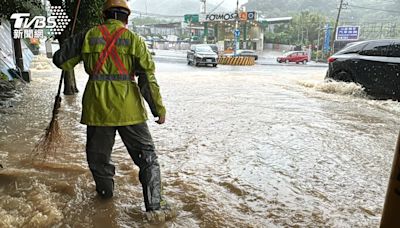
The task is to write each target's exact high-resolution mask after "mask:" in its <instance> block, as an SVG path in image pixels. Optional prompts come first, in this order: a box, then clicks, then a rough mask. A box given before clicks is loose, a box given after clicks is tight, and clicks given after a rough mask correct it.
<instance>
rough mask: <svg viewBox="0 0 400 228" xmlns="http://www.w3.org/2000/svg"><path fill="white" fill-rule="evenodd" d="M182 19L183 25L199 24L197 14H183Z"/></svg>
mask: <svg viewBox="0 0 400 228" xmlns="http://www.w3.org/2000/svg"><path fill="white" fill-rule="evenodd" d="M184 19H185V23H189V22H199V15H198V14H185V16H184Z"/></svg>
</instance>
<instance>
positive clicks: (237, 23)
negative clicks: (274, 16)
mask: <svg viewBox="0 0 400 228" xmlns="http://www.w3.org/2000/svg"><path fill="white" fill-rule="evenodd" d="M238 28H239V0H236V23H235V34H236V31H237V30H238ZM234 39H235V42H234V43H235V44H234V45H235V47H234V48H233V51H234V53H233V55H234V56H236V54H237V49H238V46H239V44H238V39H240V36H236V35H235V36H234Z"/></svg>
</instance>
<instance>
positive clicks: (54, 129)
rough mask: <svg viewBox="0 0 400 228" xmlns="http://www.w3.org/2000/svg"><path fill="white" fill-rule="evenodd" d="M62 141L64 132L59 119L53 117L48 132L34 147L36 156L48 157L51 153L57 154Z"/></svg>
mask: <svg viewBox="0 0 400 228" xmlns="http://www.w3.org/2000/svg"><path fill="white" fill-rule="evenodd" d="M61 141H62V134H61V130H60V126H59V124H58V119H57V118H56V117H54V118H52V120H51V122H50V124H49V126H48V127H47V129H46V132H45V133H44V134H43V135H42V136H41V137H40V139H39V141H38V142H37V144H36V145H35V148H34V149H33V152H34V158H42V159H44V160H45V159H46V158H47V157H48V156H49V155H51V154H55V153H56V152H57V148H59V147H60V144H61Z"/></svg>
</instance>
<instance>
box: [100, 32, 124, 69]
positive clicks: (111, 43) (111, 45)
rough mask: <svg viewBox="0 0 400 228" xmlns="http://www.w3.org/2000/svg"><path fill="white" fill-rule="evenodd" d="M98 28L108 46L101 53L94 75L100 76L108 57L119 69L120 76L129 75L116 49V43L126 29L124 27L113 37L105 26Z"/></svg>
mask: <svg viewBox="0 0 400 228" xmlns="http://www.w3.org/2000/svg"><path fill="white" fill-rule="evenodd" d="M98 28H99V30H100V32H101V33H102V35H103V38H104V40H105V41H106V45H105V46H104V50H103V51H102V52H101V54H100V57H99V59H98V60H97V63H96V67H95V68H94V71H93V75H95V74H98V73H99V72H100V71H101V68H102V67H103V65H104V63H105V62H106V60H107V58H108V56H110V55H111V58H112V60H113V62H114V64H115V66H116V67H117V69H118V72H119V74H124V75H128V71H127V70H126V68H125V65H124V63H123V62H122V60H121V58H120V57H119V55H118V52H117V49H116V47H115V43H116V42H117V40H118V39H119V38H120V37H121V35H122V33H124V32H125V30H126V29H125V28H124V27H122V28H120V29H118V30H117V31H115V32H114V34H112V35H111V34H110V32H109V31H108V29H107V27H106V26H105V25H101V26H99V27H98Z"/></svg>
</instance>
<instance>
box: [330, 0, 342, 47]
mask: <svg viewBox="0 0 400 228" xmlns="http://www.w3.org/2000/svg"><path fill="white" fill-rule="evenodd" d="M342 7H343V0H340V5H339V10H338V14H337V17H336V22H335V27H334V28H333V33H332V37H331V52H332V53H333V51H334V49H333V48H334V47H335V38H336V30H337V27H338V24H339V18H340V13H341V11H342Z"/></svg>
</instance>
